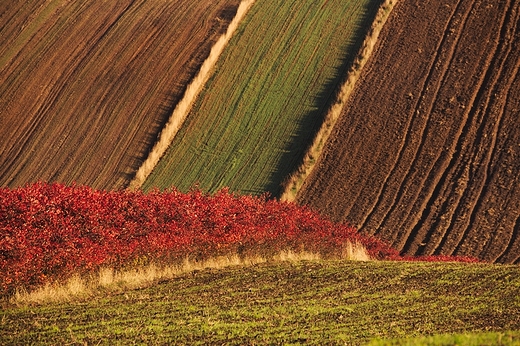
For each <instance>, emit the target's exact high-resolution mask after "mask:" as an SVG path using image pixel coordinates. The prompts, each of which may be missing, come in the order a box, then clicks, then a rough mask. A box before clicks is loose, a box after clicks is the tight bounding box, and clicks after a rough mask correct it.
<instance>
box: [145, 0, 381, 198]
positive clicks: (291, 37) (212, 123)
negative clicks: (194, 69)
mask: <svg viewBox="0 0 520 346" xmlns="http://www.w3.org/2000/svg"><path fill="white" fill-rule="evenodd" d="M379 3H380V1H374V0H350V1H340V0H331V1H326V2H321V1H320V2H316V1H297V0H291V1H281V0H257V1H256V2H255V4H254V5H253V7H252V8H251V10H250V11H249V13H248V15H247V16H246V18H245V19H244V21H243V23H242V26H241V27H240V28H239V29H238V31H237V33H236V35H235V36H234V38H233V39H232V40H231V42H230V44H229V46H228V49H226V50H225V52H224V53H223V55H222V56H221V59H220V61H219V63H218V64H217V66H216V72H215V74H214V76H213V77H212V78H211V79H210V81H209V82H208V83H207V85H206V86H205V89H204V91H203V92H202V94H201V96H200V98H199V99H198V101H197V102H196V104H195V106H194V108H193V110H192V112H191V113H190V114H189V116H188V118H187V120H186V122H185V123H184V126H183V128H181V130H180V131H179V133H178V134H177V137H176V138H175V139H174V141H173V143H172V145H171V147H170V149H169V151H167V152H166V154H165V156H164V157H163V159H162V160H161V161H160V162H159V164H158V166H157V167H156V168H155V170H154V171H153V172H152V174H151V176H150V177H149V179H148V180H147V181H146V182H145V184H144V185H143V187H144V188H145V189H150V188H153V187H159V188H167V187H169V186H176V187H177V188H179V189H180V190H181V191H187V190H188V189H189V188H190V187H191V186H193V184H194V183H198V184H199V186H200V188H201V189H203V190H204V191H210V192H214V191H217V190H218V189H220V188H222V187H224V186H227V187H229V188H230V189H231V190H232V191H241V192H243V193H253V194H261V193H263V192H265V191H268V192H270V193H271V194H273V195H275V196H276V195H278V194H279V192H280V190H281V183H282V182H283V180H284V179H285V178H286V177H287V176H288V175H289V174H290V173H292V172H293V171H294V169H295V167H296V165H298V164H299V163H300V161H301V159H302V157H303V154H304V152H305V149H306V147H307V146H308V145H309V144H310V142H311V141H312V137H313V136H314V134H315V132H316V129H318V128H319V126H320V124H321V122H322V121H323V116H324V113H325V111H326V109H327V108H328V106H329V103H330V102H331V100H332V98H333V94H334V92H335V89H336V87H337V85H338V83H339V81H340V79H341V78H343V76H344V73H345V70H346V68H347V67H348V64H349V63H351V60H352V59H353V57H354V55H355V53H356V52H357V49H358V48H359V45H360V44H361V41H362V39H363V37H364V36H365V34H366V32H365V31H366V28H367V27H369V26H370V24H369V23H370V22H371V20H372V19H373V17H374V15H375V13H376V11H377V8H378V5H379ZM273 14H276V15H273Z"/></svg>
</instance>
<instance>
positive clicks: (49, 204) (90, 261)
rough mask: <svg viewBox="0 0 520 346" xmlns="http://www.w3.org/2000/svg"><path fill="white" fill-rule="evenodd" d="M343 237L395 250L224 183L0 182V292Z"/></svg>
mask: <svg viewBox="0 0 520 346" xmlns="http://www.w3.org/2000/svg"><path fill="white" fill-rule="evenodd" d="M347 242H350V243H351V244H361V245H363V246H364V247H365V248H366V249H367V251H368V254H369V256H370V257H371V258H374V259H399V258H400V257H399V254H398V252H397V251H395V250H393V249H391V248H390V247H389V246H387V245H386V244H384V243H383V242H381V241H379V240H378V239H376V238H374V237H365V236H362V235H361V234H360V233H358V232H357V231H356V230H355V229H354V228H352V227H350V226H348V225H346V224H338V223H333V222H331V221H329V220H328V219H326V218H324V217H321V216H320V215H319V214H318V213H316V212H314V211H312V210H310V209H309V208H306V207H302V206H298V205H296V204H294V203H287V202H280V201H277V200H274V199H269V198H267V196H260V197H255V196H243V195H237V194H233V193H230V192H229V191H228V190H227V189H224V190H221V191H219V192H217V193H215V194H213V195H209V194H205V193H203V192H201V191H200V190H197V189H193V190H192V191H190V192H188V193H181V192H179V191H178V190H176V189H170V190H167V191H164V192H159V191H152V192H149V193H143V192H141V191H135V192H131V191H102V190H94V189H92V188H90V187H88V186H76V185H73V186H65V185H61V184H56V183H53V184H49V183H35V184H30V185H27V186H25V187H21V188H16V189H8V188H1V189H0V295H5V294H9V293H11V292H13V290H14V289H16V288H17V287H22V286H23V287H25V288H32V287H35V286H38V285H42V284H44V283H47V282H51V281H53V280H63V279H66V278H68V277H70V276H71V275H72V274H77V273H79V274H82V273H88V272H91V271H93V270H96V269H99V268H100V267H103V266H105V267H111V268H114V269H116V270H117V269H123V268H124V267H125V266H136V265H141V264H143V265H144V264H148V263H159V264H160V263H161V262H163V261H167V263H170V264H171V263H172V262H175V261H179V262H180V261H182V260H184V259H186V258H188V259H190V260H194V261H197V260H205V259H208V258H211V257H215V256H220V255H229V254H239V255H241V256H248V255H261V256H266V257H268V256H271V255H275V254H277V253H279V252H280V251H282V250H293V251H300V250H306V251H309V252H314V253H319V254H321V255H322V256H324V257H339V256H341V251H342V250H343V249H344V247H345V245H346V244H347Z"/></svg>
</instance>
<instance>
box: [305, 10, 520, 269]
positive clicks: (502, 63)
mask: <svg viewBox="0 0 520 346" xmlns="http://www.w3.org/2000/svg"><path fill="white" fill-rule="evenodd" d="M519 23H520V3H519V2H518V1H511V0H507V1H500V2H497V1H493V0H484V1H477V0H446V1H442V2H439V1H437V2H435V1H431V2H425V1H422V0H402V1H399V2H398V3H397V4H396V6H395V8H394V9H393V11H392V12H391V14H390V16H389V19H388V21H387V22H386V24H385V26H384V28H383V30H382V31H381V35H380V38H379V42H378V45H377V46H376V50H375V52H374V54H373V55H372V57H371V59H370V60H369V61H368V62H367V65H366V67H365V68H364V70H363V72H362V75H361V78H360V80H359V83H357V84H356V87H355V88H354V91H353V93H352V96H351V98H350V100H349V101H348V102H347V104H346V107H345V108H344V109H343V113H342V114H341V115H340V118H339V120H338V123H337V124H336V126H335V128H334V129H333V131H332V133H331V137H330V138H329V141H328V143H326V145H325V148H324V151H323V154H322V155H321V157H320V158H319V159H318V161H317V163H316V169H315V170H314V171H313V173H312V174H311V175H310V177H309V179H307V180H306V181H305V183H304V186H303V189H302V190H300V192H299V194H298V196H297V199H296V200H297V202H298V203H301V204H305V205H308V206H311V207H312V208H315V209H317V210H320V211H321V212H322V213H323V214H325V215H328V216H329V217H331V218H332V219H333V220H335V221H338V222H339V221H342V222H349V223H351V224H352V225H354V226H355V227H356V228H358V229H359V230H360V231H361V232H362V233H364V234H372V235H376V236H378V237H380V238H381V239H383V240H385V241H388V242H389V243H391V244H392V246H393V247H394V248H395V249H397V250H399V251H401V253H403V254H408V255H430V254H444V255H453V254H455V255H461V256H474V257H477V258H479V259H481V260H484V261H489V262H499V263H519V262H520V237H519V235H520V232H519V230H520V184H519V181H520V160H519V157H520V126H519V124H520V122H519V121H518V109H519V106H518V105H519V102H520V73H519V71H520V63H519V62H520V47H519V45H520V40H519V38H520V26H519V25H518V24H519ZM396 33H403V34H396Z"/></svg>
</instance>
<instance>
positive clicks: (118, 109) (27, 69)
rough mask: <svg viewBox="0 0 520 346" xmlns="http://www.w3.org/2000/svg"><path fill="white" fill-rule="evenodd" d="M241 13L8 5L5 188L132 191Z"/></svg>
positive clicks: (0, 41)
mask: <svg viewBox="0 0 520 346" xmlns="http://www.w3.org/2000/svg"><path fill="white" fill-rule="evenodd" d="M238 3H239V1H238V0H218V1H209V0H206V1H195V2H194V1H189V0H180V1H175V2H171V1H170V2H165V1H160V0H149V1H145V0H137V1H132V0H122V1H102V2H100V1H87V2H82V1H72V2H71V1H65V0H51V1H42V0H31V1H25V2H19V1H3V2H2V3H1V4H0V96H1V99H0V186H9V187H16V186H22V185H24V184H26V183H30V182H35V181H49V182H53V181H58V182H62V183H71V182H77V183H80V184H86V185H90V186H92V187H93V188H106V189H119V188H124V187H126V185H127V184H128V183H129V180H130V179H131V178H132V176H133V175H134V174H135V171H136V169H137V168H138V167H139V165H140V164H141V162H142V160H144V158H145V156H146V155H147V153H148V152H149V150H150V148H151V146H152V145H153V144H154V142H155V140H156V137H157V135H158V133H159V131H160V130H161V128H162V127H163V126H164V124H165V122H166V120H167V119H168V116H169V114H170V113H171V110H172V109H173V107H174V106H175V104H176V102H177V101H178V100H179V99H180V98H181V96H182V94H183V93H184V89H185V88H186V85H187V83H188V82H189V80H191V78H193V76H194V75H195V73H196V72H197V70H198V69H199V67H200V65H201V64H202V62H203V61H204V59H205V58H206V56H207V55H208V54H209V50H210V48H211V46H212V45H213V43H214V42H215V41H216V39H217V38H218V37H219V36H220V35H221V34H222V33H223V32H224V31H225V29H226V27H227V25H228V24H229V22H230V20H231V19H232V18H233V16H234V13H235V12H236V8H237V7H238Z"/></svg>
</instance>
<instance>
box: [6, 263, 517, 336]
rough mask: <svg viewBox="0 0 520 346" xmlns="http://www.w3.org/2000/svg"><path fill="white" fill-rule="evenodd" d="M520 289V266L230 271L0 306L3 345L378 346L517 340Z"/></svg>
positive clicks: (288, 266) (294, 266) (284, 266)
mask: <svg viewBox="0 0 520 346" xmlns="http://www.w3.org/2000/svg"><path fill="white" fill-rule="evenodd" d="M519 291H520V270H519V268H518V267H517V266H508V265H488V264H457V263H431V262H430V263H428V262H421V263H417V262H413V263H412V262H349V261H317V262H282V263H280V264H263V265H256V266H253V267H242V266H236V267H229V268H227V269H219V270H216V269H208V270H202V271H194V272H191V273H186V274H182V275H180V276H179V277H177V278H175V279H172V280H165V281H163V282H159V283H158V284H157V285H155V286H153V287H149V288H142V289H136V290H131V291H122V292H121V293H114V292H117V291H114V290H111V291H108V292H105V293H104V294H103V293H102V292H101V293H100V294H99V295H98V296H95V297H92V298H91V299H88V300H85V301H76V302H70V303H62V304H51V303H49V304H46V305H40V306H24V307H15V306H4V308H3V309H2V310H1V312H0V343H1V344H30V343H46V344H59V343H89V344H90V343H96V344H114V343H138V344H139V343H143V344H223V343H225V344H298V343H306V344H324V343H327V344H352V345H359V344H363V343H366V342H369V341H370V340H373V339H377V340H379V342H378V343H377V344H379V345H381V344H385V343H384V342H381V340H387V339H392V340H394V339H402V340H407V339H409V338H410V337H416V338H419V337H422V338H420V339H417V340H424V337H428V336H432V335H441V334H466V333H474V334H475V333H476V335H477V336H476V337H478V338H481V339H480V340H485V339H482V338H488V337H489V335H488V334H482V333H489V332H494V334H491V337H493V338H496V339H497V340H498V339H501V340H503V341H504V342H506V341H508V340H509V341H511V343H504V344H513V341H515V340H516V342H518V340H519V333H518V332H516V333H509V331H519V330H520V296H519V294H518V293H519ZM478 335H480V336H478ZM444 337H445V336H443V338H444ZM455 337H456V336H453V337H452V339H453V340H454V338H455ZM392 342H394V343H393V344H406V343H404V342H403V343H397V341H392ZM421 342H422V341H421ZM387 344H391V343H387Z"/></svg>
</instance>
